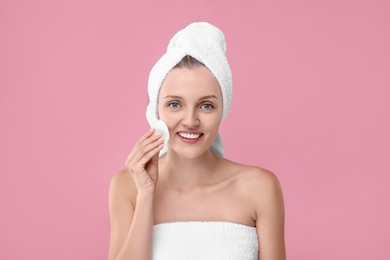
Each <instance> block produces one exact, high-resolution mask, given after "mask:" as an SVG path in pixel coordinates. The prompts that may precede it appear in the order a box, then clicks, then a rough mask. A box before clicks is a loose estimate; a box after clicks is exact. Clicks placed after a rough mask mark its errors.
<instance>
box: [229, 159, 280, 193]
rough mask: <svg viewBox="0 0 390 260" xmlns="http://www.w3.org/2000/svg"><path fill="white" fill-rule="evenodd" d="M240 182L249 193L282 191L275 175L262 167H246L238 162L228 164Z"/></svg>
mask: <svg viewBox="0 0 390 260" xmlns="http://www.w3.org/2000/svg"><path fill="white" fill-rule="evenodd" d="M228 163H229V164H230V165H231V167H232V169H234V175H235V177H236V178H237V180H238V182H239V183H241V184H242V186H243V187H245V189H246V190H247V191H250V192H256V193H257V194H258V193H259V192H266V191H271V190H272V189H280V183H279V179H278V177H277V176H276V174H275V173H273V172H272V171H270V170H267V169H265V168H262V167H258V166H253V165H244V164H239V163H237V162H233V161H229V162H228Z"/></svg>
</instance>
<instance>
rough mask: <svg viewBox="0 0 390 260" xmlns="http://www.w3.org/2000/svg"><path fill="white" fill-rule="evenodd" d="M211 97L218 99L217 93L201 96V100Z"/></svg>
mask: <svg viewBox="0 0 390 260" xmlns="http://www.w3.org/2000/svg"><path fill="white" fill-rule="evenodd" d="M210 98H215V99H218V98H217V96H216V95H208V96H204V97H201V98H199V100H203V99H210Z"/></svg>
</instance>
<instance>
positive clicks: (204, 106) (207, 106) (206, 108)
mask: <svg viewBox="0 0 390 260" xmlns="http://www.w3.org/2000/svg"><path fill="white" fill-rule="evenodd" d="M201 107H202V109H204V110H212V109H213V108H214V106H213V105H212V104H209V103H205V104H202V106H201Z"/></svg>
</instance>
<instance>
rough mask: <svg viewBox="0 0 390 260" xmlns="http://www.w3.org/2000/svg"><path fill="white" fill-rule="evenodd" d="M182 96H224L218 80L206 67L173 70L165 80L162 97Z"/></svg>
mask: <svg viewBox="0 0 390 260" xmlns="http://www.w3.org/2000/svg"><path fill="white" fill-rule="evenodd" d="M166 95H180V96H183V97H193V96H198V95H215V96H217V97H218V98H220V97H221V96H222V94H221V90H220V87H219V84H218V81H217V79H216V78H215V77H214V75H213V74H212V73H211V72H210V71H209V70H208V69H207V68H206V67H203V66H202V67H197V68H191V69H187V68H179V69H173V70H172V71H171V72H169V73H168V75H167V77H166V78H165V80H164V82H163V84H162V86H161V89H160V97H164V96H166Z"/></svg>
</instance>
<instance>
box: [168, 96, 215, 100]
mask: <svg viewBox="0 0 390 260" xmlns="http://www.w3.org/2000/svg"><path fill="white" fill-rule="evenodd" d="M167 98H173V99H183V97H181V96H176V95H167V96H165V97H164V99H167ZM211 98H215V99H218V97H217V96H216V95H207V96H203V97H201V98H199V100H204V99H211Z"/></svg>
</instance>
